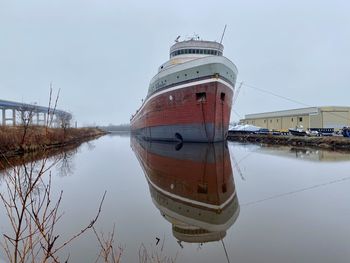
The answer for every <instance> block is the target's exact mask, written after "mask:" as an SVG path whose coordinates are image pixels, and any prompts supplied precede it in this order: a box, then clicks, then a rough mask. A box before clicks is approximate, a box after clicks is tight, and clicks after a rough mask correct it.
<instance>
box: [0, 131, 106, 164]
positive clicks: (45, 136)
mask: <svg viewBox="0 0 350 263" xmlns="http://www.w3.org/2000/svg"><path fill="white" fill-rule="evenodd" d="M104 134H106V133H105V132H104V131H101V130H99V129H95V128H77V129H75V128H74V129H73V128H67V129H59V128H46V127H41V126H30V127H26V128H25V127H22V126H17V127H9V126H2V127H0V154H1V156H0V158H5V157H6V158H9V157H13V156H18V155H22V154H25V153H29V152H35V151H44V150H47V149H53V148H60V147H64V146H67V145H71V144H76V143H80V142H82V141H86V140H89V139H91V138H94V137H98V136H101V135H104Z"/></svg>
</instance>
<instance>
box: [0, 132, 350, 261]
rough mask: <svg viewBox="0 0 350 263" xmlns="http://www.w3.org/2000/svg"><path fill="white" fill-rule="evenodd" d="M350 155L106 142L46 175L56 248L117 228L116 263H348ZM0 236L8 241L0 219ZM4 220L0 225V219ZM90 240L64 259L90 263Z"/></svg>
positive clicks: (92, 246) (127, 140)
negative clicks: (153, 260)
mask: <svg viewBox="0 0 350 263" xmlns="http://www.w3.org/2000/svg"><path fill="white" fill-rule="evenodd" d="M349 160H350V155H349V154H344V153H334V152H325V151H317V150H310V149H291V148H289V147H262V146H259V145H251V144H239V143H233V142H228V143H227V144H211V145H207V144H197V145H191V144H184V145H176V144H164V143H150V142H144V141H138V140H134V139H132V140H131V139H130V138H129V137H128V136H122V137H121V136H104V137H101V138H99V139H98V140H95V141H93V142H92V143H89V144H84V145H82V146H81V147H80V148H79V149H78V151H77V153H75V154H74V155H71V156H70V158H69V159H68V160H66V161H65V163H64V165H63V164H62V163H57V165H55V167H54V168H52V175H53V182H52V185H53V192H55V193H56V197H57V194H58V193H59V191H60V190H63V191H64V192H63V201H62V204H61V210H62V211H64V216H63V218H62V221H61V222H60V224H59V226H58V229H57V231H58V232H59V233H61V237H60V238H62V239H64V238H65V237H69V236H70V235H71V234H72V233H75V232H77V231H78V230H79V229H80V228H81V227H82V226H84V225H86V224H88V223H89V221H90V219H91V218H93V217H94V215H95V214H96V212H97V209H98V206H99V203H100V200H101V197H102V195H103V193H104V191H107V196H106V199H105V201H104V203H103V209H102V213H101V215H100V218H99V221H98V223H97V224H96V228H97V229H98V231H103V232H105V233H107V232H109V231H111V230H112V229H113V225H114V224H115V228H116V243H117V244H118V245H120V246H121V247H122V248H123V254H122V262H139V251H140V248H141V247H145V248H146V249H147V250H148V251H149V252H150V253H152V252H154V253H158V254H159V255H163V256H167V257H168V258H176V262H247V263H248V262H249V263H252V262H348V261H349V258H350V251H349V249H348V244H349V241H350V226H349V224H348V222H349V221H350V207H349V201H350V191H349V189H350V174H349V170H350V162H349ZM2 186H3V185H2ZM1 215H2V216H1V217H2V219H1V222H0V227H1V231H2V232H6V231H8V229H7V224H6V216H5V214H4V211H3V210H1ZM3 218H4V219H3ZM98 252H99V250H98V246H97V241H96V238H95V237H94V235H93V234H92V232H88V233H86V234H85V235H84V236H83V237H81V238H79V239H78V240H75V241H74V242H73V243H72V244H71V245H70V246H69V247H68V248H67V249H66V251H64V252H63V253H62V254H63V255H67V254H68V253H70V260H71V262H94V261H95V258H96V257H97V254H98Z"/></svg>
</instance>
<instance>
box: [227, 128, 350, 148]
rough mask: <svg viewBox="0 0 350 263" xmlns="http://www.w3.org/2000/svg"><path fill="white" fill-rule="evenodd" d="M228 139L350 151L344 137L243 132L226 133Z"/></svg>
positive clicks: (349, 144) (347, 139)
mask: <svg viewBox="0 0 350 263" xmlns="http://www.w3.org/2000/svg"><path fill="white" fill-rule="evenodd" d="M227 140H228V141H238V142H248V143H263V144H268V145H284V146H298V147H310V148H317V149H324V150H331V151H344V152H350V139H349V138H345V137H340V136H339V137H335V136H329V137H328V136H326V137H322V136H321V137H307V136H304V137H302V136H292V135H272V134H243V133H230V132H229V133H228V135H227Z"/></svg>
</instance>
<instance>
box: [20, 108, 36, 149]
mask: <svg viewBox="0 0 350 263" xmlns="http://www.w3.org/2000/svg"><path fill="white" fill-rule="evenodd" d="M17 112H18V114H19V118H20V120H21V127H22V129H23V135H22V139H21V145H22V144H24V142H25V139H26V135H27V132H28V129H29V126H30V125H32V122H33V117H34V114H35V106H34V105H29V104H23V105H22V106H21V107H20V108H19V109H18V111H17Z"/></svg>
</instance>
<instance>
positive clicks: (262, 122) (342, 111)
mask: <svg viewBox="0 0 350 263" xmlns="http://www.w3.org/2000/svg"><path fill="white" fill-rule="evenodd" d="M240 123H242V124H252V125H255V126H259V127H262V128H268V129H269V130H288V129H289V128H295V127H300V126H303V127H304V128H305V129H308V128H334V129H335V130H339V129H341V128H343V127H344V126H350V107H340V106H327V107H309V108H301V109H293V110H284V111H275V112H265V113H258V114H248V115H246V116H245V119H243V120H241V121H240Z"/></svg>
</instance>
